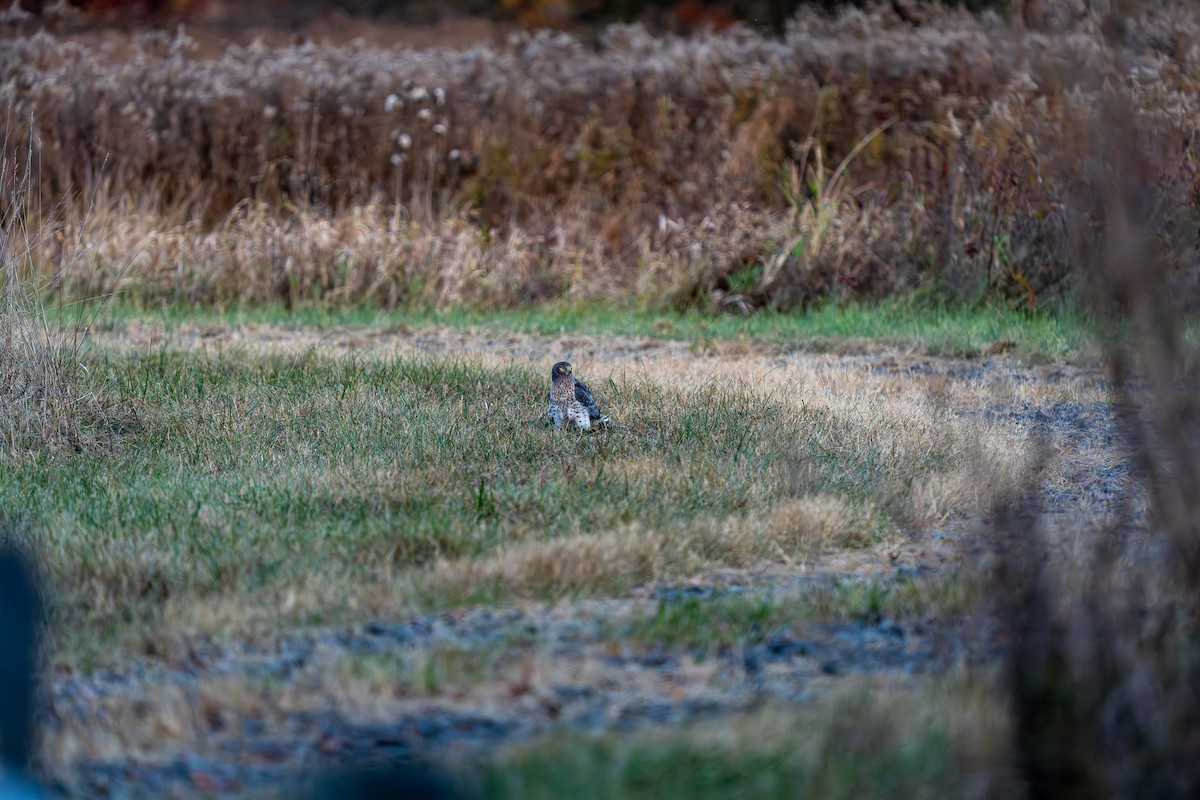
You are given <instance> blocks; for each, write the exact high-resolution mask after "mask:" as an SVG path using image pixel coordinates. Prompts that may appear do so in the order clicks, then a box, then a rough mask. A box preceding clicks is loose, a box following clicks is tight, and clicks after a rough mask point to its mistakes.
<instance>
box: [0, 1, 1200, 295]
mask: <svg viewBox="0 0 1200 800" xmlns="http://www.w3.org/2000/svg"><path fill="white" fill-rule="evenodd" d="M1067 10H1068V8H1067V6H1065V5H1062V6H1059V5H1053V6H1051V7H1050V9H1049V11H1050V12H1055V13H1048V16H1047V15H1043V16H1042V17H1040V18H1039V20H1040V21H1039V23H1038V24H1039V25H1040V26H1041V27H1043V28H1045V29H1046V30H1045V31H1037V32H1034V31H1025V30H1022V29H1020V28H1019V27H1012V26H1010V25H1008V24H1006V23H1003V22H1001V21H1000V20H999V19H997V18H995V17H987V16H985V17H983V18H975V17H971V16H969V15H967V14H965V13H958V12H947V11H941V12H936V13H935V12H932V11H930V12H929V13H928V14H927V15H926V16H925V17H923V18H922V20H921V24H920V25H919V26H916V27H914V26H912V25H910V24H908V23H906V22H904V21H903V20H901V19H900V17H898V16H896V14H895V13H894V12H892V11H874V12H870V13H865V12H860V11H849V12H846V13H844V14H843V15H841V16H839V17H838V18H836V19H827V18H823V17H818V16H815V15H812V14H802V15H801V16H799V17H797V18H796V19H795V20H793V22H792V23H791V25H790V27H789V30H788V33H787V35H786V36H785V37H784V38H783V39H782V40H778V39H773V38H768V37H765V36H761V35H759V34H756V33H752V32H749V31H747V30H744V29H737V28H735V29H732V30H729V31H726V32H723V33H721V34H713V35H706V36H701V37H697V38H691V39H681V38H669V37H668V38H654V37H651V36H649V35H648V34H646V33H645V32H644V31H643V30H642V29H640V28H637V27H613V28H610V29H608V30H607V31H606V32H605V33H604V34H603V36H602V37H601V41H600V43H599V45H598V47H595V48H593V47H590V46H587V45H585V44H583V43H581V41H579V40H577V39H575V38H572V37H571V36H568V35H566V34H551V33H547V32H541V33H533V34H516V35H514V36H513V37H512V38H510V40H509V41H508V42H507V43H506V44H504V45H503V46H481V47H478V48H475V49H473V50H469V51H466V52H457V51H448V50H436V49H434V50H421V51H416V50H403V49H394V50H389V49H385V48H379V47H373V46H367V45H364V44H362V43H350V44H346V45H341V46H317V45H313V44H302V45H297V46H286V47H267V46H265V45H251V46H247V47H240V46H230V47H229V48H228V49H227V50H226V51H225V53H224V54H223V55H222V56H220V57H219V58H215V59H214V58H205V57H201V56H200V55H198V54H196V53H194V52H193V50H194V43H193V42H192V41H191V40H190V39H189V38H188V37H187V36H186V35H182V34H180V35H168V34H163V33H156V34H149V35H145V36H142V37H140V38H138V39H137V40H136V42H135V43H134V45H133V46H132V47H131V48H129V49H127V50H123V51H116V50H113V49H110V48H106V47H104V46H98V45H91V44H84V43H81V42H79V41H74V40H70V39H66V38H64V39H60V38H56V37H55V36H53V35H51V34H47V33H41V34H35V35H28V36H25V37H23V38H18V39H15V40H12V41H9V42H7V43H6V44H5V45H4V46H3V47H2V48H0V70H3V72H4V74H6V75H10V76H12V77H11V78H10V80H9V81H8V82H7V83H6V84H5V85H4V86H3V88H2V89H0V94H2V95H3V96H2V98H0V102H3V103H4V104H5V106H6V107H7V109H8V121H7V125H8V127H9V129H10V131H11V135H10V137H9V141H11V142H18V143H20V142H29V141H33V142H35V144H36V148H35V149H36V152H35V161H36V165H35V170H36V174H37V175H38V181H39V183H38V186H37V192H36V193H35V194H34V195H33V196H34V197H39V198H41V203H42V205H41V206H39V207H32V208H26V209H22V213H25V214H27V215H28V216H29V217H30V222H31V224H34V223H37V224H40V223H42V222H44V221H46V220H58V221H59V222H61V223H63V224H65V225H66V227H67V230H68V232H69V233H70V234H71V235H68V236H67V237H66V240H67V241H72V240H75V239H82V240H83V241H86V242H88V243H89V250H88V254H89V257H88V258H86V259H81V260H76V261H75V262H74V263H73V265H72V266H71V267H70V268H69V269H68V268H64V264H63V261H64V259H65V258H66V257H67V254H65V253H64V252H63V246H62V243H61V240H59V239H56V238H52V237H51V238H46V239H45V240H43V241H41V242H40V244H39V247H38V248H37V250H36V252H35V253H34V254H33V259H32V262H33V268H34V269H35V270H36V271H38V272H39V273H41V274H43V275H48V276H53V279H54V280H53V282H52V284H51V288H52V289H54V290H57V291H60V292H62V293H63V294H65V295H66V296H69V297H78V296H81V295H85V294H88V293H95V292H110V291H114V290H125V291H127V292H128V293H129V294H130V296H131V297H133V298H135V299H138V300H140V301H144V302H159V301H163V300H166V301H170V300H182V301H193V302H215V303H225V302H231V301H238V302H263V301H279V300H282V301H284V302H288V303H293V302H308V301H313V300H316V301H323V302H331V303H338V304H343V303H362V302H367V303H372V304H378V305H384V306H395V305H411V304H435V305H448V304H454V303H472V304H493V305H511V304H516V303H521V302H528V301H539V300H546V299H567V300H571V301H577V300H588V299H603V300H621V301H628V300H629V299H630V298H631V297H632V298H636V299H638V300H640V301H642V302H644V303H648V304H653V305H674V306H677V307H701V308H707V309H739V310H749V309H753V308H758V307H763V306H769V307H777V308H791V307H797V306H803V305H806V304H808V303H810V302H812V301H814V300H816V299H819V298H822V297H826V296H830V295H837V296H843V297H877V296H881V295H885V294H889V293H893V292H896V291H898V290H907V289H912V288H914V287H918V286H922V285H937V286H939V287H948V288H949V289H950V290H951V291H952V292H955V293H957V294H958V295H959V296H962V297H975V296H977V295H978V293H979V292H981V291H991V292H993V293H994V294H1000V295H1004V296H1007V297H1009V298H1011V299H1012V300H1014V301H1016V302H1021V303H1026V304H1029V305H1036V304H1038V303H1041V302H1044V301H1045V300H1046V298H1047V297H1053V296H1055V295H1057V294H1058V293H1060V291H1061V290H1062V286H1063V281H1064V279H1065V278H1066V276H1067V275H1068V274H1069V264H1070V258H1069V255H1070V254H1069V252H1068V251H1069V245H1070V242H1069V239H1068V236H1067V233H1066V220H1065V219H1064V215H1063V208H1064V206H1063V201H1064V199H1065V193H1066V191H1067V187H1066V186H1064V184H1063V182H1062V180H1061V178H1059V177H1056V176H1061V175H1062V174H1063V170H1062V169H1061V167H1062V166H1063V163H1062V161H1063V158H1064V153H1066V154H1067V155H1068V156H1069V154H1070V153H1069V151H1067V150H1065V149H1064V147H1063V146H1062V144H1063V141H1064V135H1065V131H1064V125H1065V124H1066V121H1067V119H1068V118H1069V117H1070V116H1071V115H1073V114H1084V115H1086V113H1087V110H1088V109H1089V108H1093V107H1094V106H1095V105H1096V104H1097V102H1098V99H1099V98H1100V97H1101V95H1102V93H1103V92H1104V91H1105V88H1104V86H1103V85H1102V84H1101V83H1100V82H1099V81H1098V80H1093V79H1092V76H1095V75H1099V74H1102V73H1103V74H1105V75H1108V76H1109V78H1108V80H1109V81H1110V84H1109V85H1110V87H1113V86H1114V85H1115V86H1116V87H1119V88H1122V89H1123V90H1125V91H1127V92H1128V94H1129V96H1130V97H1131V99H1132V107H1131V113H1132V114H1134V115H1135V117H1136V119H1137V121H1138V125H1139V127H1140V128H1141V130H1142V131H1144V133H1145V137H1144V138H1145V142H1144V143H1145V146H1146V154H1147V157H1148V158H1149V159H1150V160H1151V162H1152V168H1151V169H1150V170H1149V171H1148V174H1149V175H1150V176H1151V182H1150V184H1149V185H1148V186H1147V187H1146V191H1148V192H1151V193H1154V194H1156V196H1158V197H1160V199H1161V200H1162V203H1163V208H1169V209H1171V210H1172V211H1171V213H1170V214H1168V215H1167V216H1164V217H1163V218H1162V219H1161V220H1160V221H1159V222H1160V225H1161V226H1162V227H1178V226H1180V225H1184V224H1193V226H1194V222H1193V220H1194V215H1195V206H1194V198H1193V194H1194V192H1195V189H1196V185H1197V182H1196V181H1197V178H1196V173H1195V164H1194V161H1193V159H1191V158H1190V157H1189V154H1190V150H1191V137H1192V133H1193V128H1194V125H1193V122H1192V121H1193V120H1194V119H1195V117H1196V115H1197V113H1200V109H1197V108H1196V98H1197V97H1200V91H1197V89H1198V88H1200V87H1197V86H1196V85H1195V77H1194V76H1195V75H1196V74H1197V70H1196V66H1197V62H1200V46H1198V43H1200V26H1198V24H1197V23H1196V21H1195V19H1194V17H1192V16H1191V15H1189V14H1188V13H1187V12H1186V10H1184V9H1175V10H1173V6H1171V4H1151V5H1147V6H1145V7H1144V8H1143V9H1142V10H1141V11H1140V12H1139V13H1138V14H1135V15H1130V16H1127V17H1115V16H1114V17H1111V18H1109V17H1100V16H1097V15H1094V14H1086V13H1085V14H1081V15H1077V16H1072V15H1070V14H1067V13H1066V12H1067ZM1058 12H1062V13H1058ZM1056 14H1057V15H1056ZM1112 82H1115V84H1113V83H1112ZM52 199H53V201H52ZM89 211H90V213H86V212H89ZM131 260H132V261H131ZM1172 270H1173V279H1180V278H1182V277H1183V276H1185V275H1187V274H1189V273H1190V272H1191V271H1192V264H1191V263H1190V260H1186V259H1185V260H1184V261H1182V262H1180V263H1178V264H1173V265H1172Z"/></svg>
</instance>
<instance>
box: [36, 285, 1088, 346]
mask: <svg viewBox="0 0 1200 800" xmlns="http://www.w3.org/2000/svg"><path fill="white" fill-rule="evenodd" d="M56 313H57V314H59V315H62V316H67V317H71V316H76V315H78V314H80V313H86V312H80V310H79V309H78V308H77V307H68V308H66V309H59V310H58V311H57V312H56ZM104 317H105V318H107V319H111V320H113V321H123V320H132V319H154V320H158V321H161V322H164V323H166V324H167V325H169V326H177V325H180V324H184V323H211V324H215V323H222V324H251V323H259V324H277V325H288V326H317V327H332V326H341V325H345V326H351V327H370V326H383V327H387V326H406V327H413V328H420V327H427V326H431V325H443V326H448V327H453V328H468V327H472V328H480V329H484V330H489V331H495V332H497V333H529V334H538V335H561V334H572V335H585V334H586V335H615V334H619V335H633V336H646V337H652V338H661V339H675V340H684V341H691V342H693V343H695V344H696V345H697V346H701V347H702V346H704V345H705V344H707V343H708V342H713V341H726V340H740V341H746V342H750V343H755V344H765V345H777V346H789V347H790V346H796V347H804V348H811V349H815V350H824V349H829V348H836V347H839V346H842V345H844V344H846V343H859V342H866V341H870V342H871V343H872V344H873V345H875V346H879V345H890V346H899V347H907V348H915V349H919V350H923V351H926V352H929V353H930V354H931V355H948V356H964V357H977V356H980V355H987V354H989V353H992V352H997V351H1000V352H1007V351H1010V350H1011V351H1013V352H1016V353H1018V354H1022V355H1025V356H1028V357H1032V358H1037V359H1047V360H1055V361H1060V360H1065V361H1071V360H1094V353H1093V348H1092V347H1091V346H1090V345H1089V342H1090V341H1092V339H1091V337H1092V335H1093V331H1092V330H1091V328H1090V324H1089V323H1088V321H1087V319H1086V318H1085V317H1084V316H1083V315H1081V314H1079V313H1078V312H1075V311H1073V310H1071V309H1069V308H1060V309H1056V310H1055V311H1047V312H1042V313H1029V312H1025V311H1015V310H1012V309H1009V308H1007V307H1004V306H999V305H987V306H982V307H978V308H971V307H967V306H933V305H929V304H925V303H918V302H912V301H907V300H904V299H897V300H887V301H884V302H881V303H877V304H869V305H868V304H851V305H836V304H833V303H828V304H825V305H823V306H820V307H819V308H817V309H815V310H813V311H810V312H807V313H800V312H792V313H786V314H780V313H772V312H768V311H762V312H759V313H755V314H751V315H748V316H742V315H733V314H729V315H721V316H710V315H704V314H700V313H697V312H688V313H675V312H661V311H648V310H638V309H620V308H614V307H609V306H600V305H585V306H568V305H563V304H559V305H541V306H533V307H523V308H518V309H510V310H504V311H484V310H472V309H466V308H455V309H448V310H443V311H435V310H394V311H379V310H377V309H374V308H346V309H331V308H328V307H325V306H309V307H300V308H297V309H294V310H287V309H284V308H283V307H282V306H269V307H251V308H231V309H225V310H214V309H196V308H194V307H191V306H168V307H165V308H160V309H145V308H137V307H134V306H130V305H121V304H118V305H116V306H114V307H112V308H110V309H106V311H105V312H104Z"/></svg>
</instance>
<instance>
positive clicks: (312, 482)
mask: <svg viewBox="0 0 1200 800" xmlns="http://www.w3.org/2000/svg"><path fill="white" fill-rule="evenodd" d="M90 372H91V374H92V376H93V379H94V380H95V383H96V386H97V390H98V391H99V392H100V394H101V395H102V396H103V397H104V398H106V399H107V400H110V401H112V402H114V403H116V404H118V405H120V406H122V407H132V408H136V409H138V417H139V424H138V425H137V426H136V428H135V429H132V430H130V431H129V432H127V433H126V434H125V435H124V437H123V438H122V439H121V440H120V441H119V443H115V444H112V445H111V446H109V445H106V446H104V447H97V448H92V449H89V450H85V451H84V452H82V453H74V452H60V451H57V450H46V451H41V452H34V453H32V454H24V455H17V456H12V455H10V456H6V457H4V456H0V458H4V459H5V463H4V468H3V470H0V505H2V506H3V507H5V508H9V509H19V513H20V514H21V515H22V516H23V517H24V518H25V519H26V520H27V522H28V523H29V526H30V529H31V530H33V531H34V532H35V534H36V536H37V538H39V539H40V540H41V544H42V545H43V547H42V550H43V553H44V558H45V561H46V563H47V567H48V572H49V573H50V576H51V578H52V582H53V587H54V589H55V592H54V594H55V597H56V598H57V607H56V611H57V614H58V616H59V618H60V619H62V620H63V622H64V623H65V625H66V629H67V630H68V631H70V632H73V633H83V634H86V636H85V638H87V637H91V638H92V639H93V644H94V645H95V648H96V650H97V651H98V652H100V651H103V649H104V647H107V646H108V645H109V644H111V643H112V642H116V641H120V640H122V638H123V637H124V638H128V636H130V635H134V634H135V633H136V631H138V630H141V629H145V628H146V627H147V626H151V627H153V626H154V625H155V624H157V623H158V622H162V621H164V620H176V621H177V623H178V624H180V625H184V626H185V627H186V626H187V625H190V624H193V623H194V621H195V618H196V614H197V613H198V612H197V611H196V607H197V606H203V605H204V604H205V603H210V604H212V605H214V606H215V607H219V606H221V605H222V603H224V605H225V607H232V608H234V609H236V613H237V614H242V613H245V614H246V615H248V616H250V617H253V616H254V615H255V614H257V615H259V616H262V617H263V618H265V619H268V620H274V621H276V622H278V621H280V620H290V621H292V622H296V621H303V622H326V621H332V620H336V619H339V618H341V617H342V616H345V615H348V614H351V613H356V612H355V610H356V609H359V610H361V608H362V607H363V606H367V607H372V605H373V604H374V606H376V607H378V606H379V604H380V603H385V604H386V603H388V602H393V601H395V599H396V598H397V597H398V596H404V591H401V589H399V588H397V587H403V586H405V585H407V584H409V583H411V582H412V579H413V577H414V576H418V575H421V574H423V571H424V570H425V569H426V568H427V567H428V565H429V564H430V563H431V562H432V561H433V560H435V559H450V560H454V559H467V560H470V559H474V558H479V557H482V556H485V555H487V554H491V553H497V552H500V551H503V550H504V549H506V548H509V547H513V546H517V545H538V543H543V542H544V543H554V542H557V541H567V540H569V539H570V538H571V537H581V536H582V537H591V536H597V535H601V534H604V533H605V532H609V531H619V530H624V529H626V528H627V527H628V526H629V525H631V524H635V523H636V525H638V526H641V528H640V529H641V530H644V531H647V532H648V533H647V535H646V537H643V538H644V539H646V541H647V542H648V543H649V544H648V546H653V547H654V548H659V543H661V542H667V543H669V542H670V541H672V537H675V538H676V539H678V542H679V543H678V544H677V545H675V549H674V550H671V549H670V548H669V547H667V545H663V546H662V548H660V549H661V551H662V552H663V553H668V554H673V555H667V556H656V558H658V559H659V561H658V562H657V566H656V569H657V570H659V571H665V573H666V574H670V573H671V571H672V570H683V569H693V568H696V567H697V566H699V565H702V564H704V563H714V562H715V563H721V562H722V561H730V560H732V561H734V562H736V561H738V560H739V559H745V558H754V557H775V555H776V554H777V549H775V546H768V544H769V543H767V542H764V543H762V544H761V545H759V544H755V543H754V541H753V540H751V541H750V543H749V544H747V543H746V542H742V541H741V540H738V542H735V543H733V544H729V545H728V546H725V545H723V544H721V543H720V542H719V541H718V542H717V544H715V545H713V544H712V543H711V542H712V541H713V540H715V539H719V537H720V536H721V535H723V534H721V532H720V528H719V526H717V527H715V528H714V529H713V530H715V531H716V533H713V534H712V535H711V536H710V540H709V541H710V544H709V545H706V546H705V547H700V546H698V545H695V544H694V543H689V542H693V539H694V533H693V532H692V527H691V526H694V524H695V523H696V522H706V521H707V522H706V524H711V521H714V520H715V521H720V520H724V519H747V520H753V519H755V518H756V517H757V516H759V515H764V516H769V515H770V514H771V513H772V510H773V509H774V508H775V507H776V506H777V505H778V504H779V503H781V502H785V501H788V500H790V499H794V498H803V497H805V496H808V495H810V494H814V495H815V494H823V495H828V494H833V495H835V496H837V497H841V498H843V499H844V500H845V501H846V503H847V504H848V505H849V506H851V507H853V508H856V509H858V510H859V512H860V516H861V518H862V519H864V520H870V521H871V525H872V526H873V527H872V528H871V529H870V530H866V531H862V532H861V533H859V534H857V535H856V536H854V537H852V538H851V540H850V541H849V542H848V543H851V544H865V543H870V542H871V541H874V540H875V538H876V536H877V535H878V533H879V532H881V531H891V530H894V529H895V528H896V527H898V526H902V525H903V524H904V519H903V513H902V508H901V506H902V504H900V505H897V498H903V497H904V496H905V487H907V486H909V485H911V483H912V481H913V480H914V479H919V478H920V477H921V476H922V475H929V474H932V473H933V472H936V471H941V470H954V469H956V468H957V466H958V464H957V462H956V460H955V458H954V457H953V456H952V454H951V453H949V452H943V451H942V450H941V445H936V446H933V447H932V448H931V449H932V451H934V455H935V456H937V457H936V458H933V457H931V454H930V450H928V449H922V448H903V449H897V448H896V447H895V446H894V443H893V444H889V442H888V441H887V439H886V438H884V439H880V438H879V436H880V434H879V431H877V430H873V429H868V428H871V425H870V420H869V419H868V421H867V422H866V423H864V422H863V420H861V419H859V418H858V417H841V416H839V415H837V414H836V413H833V412H831V411H830V410H828V409H819V408H809V407H807V406H804V405H801V406H800V407H799V408H791V409H788V410H787V411H786V412H785V410H784V409H783V408H782V407H781V406H780V405H779V403H781V402H784V400H783V398H772V397H770V396H765V395H762V394H759V393H755V392H754V391H751V390H748V389H745V388H737V387H722V386H717V385H715V384H711V383H710V384H707V385H704V386H701V387H697V388H687V389H673V388H668V387H666V386H663V385H658V384H651V383H644V382H633V381H630V382H624V381H622V382H610V383H609V384H607V385H597V386H594V387H593V388H594V389H595V390H596V391H597V392H598V393H599V394H600V396H601V397H602V398H603V401H604V402H605V405H606V410H609V411H610V412H611V413H613V415H614V418H615V419H617V420H618V424H616V425H615V426H614V427H613V429H612V430H610V431H606V432H603V433H600V434H595V435H578V434H565V433H563V432H558V431H554V430H551V429H547V428H546V427H545V426H544V425H542V424H541V421H540V419H541V414H542V411H543V397H544V392H545V386H544V384H545V380H544V378H543V376H541V375H540V374H534V373H533V372H532V371H529V370H527V369H523V368H516V367H510V368H502V369H495V370H492V369H486V368H484V367H482V366H479V365H478V364H473V363H469V362H461V361H454V360H438V359H425V358H402V357H388V358H385V357H376V356H371V357H354V356H351V357H346V358H334V357H325V356H319V355H316V354H315V353H312V352H309V353H305V354H302V355H299V356H295V357H287V356H270V357H264V356H254V357H252V356H250V355H247V354H246V353H243V352H238V351H229V352H223V353H221V354H218V355H213V356H206V355H204V354H202V353H184V352H180V351H175V350H170V349H158V350H154V351H152V352H140V353H136V354H130V355H104V354H102V353H101V354H98V355H97V357H96V359H95V363H93V364H91V366H90ZM864 425H866V427H864ZM798 461H799V462H803V463H804V464H806V465H807V467H805V468H803V469H800V468H798V467H797V466H796V464H797V462H798ZM835 462H836V464H837V469H825V468H816V469H813V468H812V465H813V464H816V465H818V466H820V465H821V464H830V465H832V464H833V463H835ZM747 527H750V528H753V527H754V526H753V525H752V524H748V525H747ZM688 537H693V538H692V539H689V538H688ZM784 546H785V547H787V548H790V549H791V550H792V551H793V552H794V551H795V550H796V548H799V547H801V546H802V545H801V544H800V543H799V542H798V541H797V542H790V543H788V542H785V545H784ZM656 552H657V551H656ZM672 559H673V560H672ZM638 577H639V576H636V575H634V576H628V577H627V576H625V575H623V574H621V573H620V572H619V571H618V572H614V573H613V575H612V576H611V579H610V583H611V585H607V584H605V583H604V581H597V582H593V583H588V584H587V586H588V587H589V590H591V591H595V590H599V591H604V590H606V589H607V590H611V591H618V590H621V589H622V588H626V583H627V581H628V579H636V578H638ZM642 577H644V576H642ZM623 581H625V582H623ZM530 585H531V586H534V587H535V589H536V591H535V594H536V595H537V596H539V597H545V598H547V599H553V598H554V597H560V596H564V595H566V594H570V593H571V592H573V591H576V590H578V588H579V586H578V585H570V583H569V582H568V583H566V584H564V583H563V582H562V581H558V580H554V579H551V580H547V581H542V582H540V583H539V582H537V581H533V582H531V584H530ZM474 588H478V587H474ZM289 596H291V597H292V599H289ZM296 597H298V598H299V599H298V600H296V599H295V598H296ZM381 598H382V599H381ZM430 598H435V600H430ZM478 599H479V597H475V596H472V595H470V594H463V593H461V592H459V593H457V594H456V593H454V592H451V593H449V594H440V595H439V594H438V593H436V592H434V593H432V594H429V595H427V596H426V602H436V603H438V604H441V605H445V604H457V603H461V602H474V601H477V600H478ZM488 599H490V600H492V601H495V600H498V599H503V598H498V597H496V596H490V597H489V598H488ZM279 606H283V607H284V608H283V609H281V608H279ZM288 608H291V609H292V610H290V611H289V610H287V609H288ZM393 611H394V609H393ZM213 613H214V614H215V613H216V612H213ZM227 613H229V612H227ZM213 624H216V623H213ZM81 646H82V645H81Z"/></svg>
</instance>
